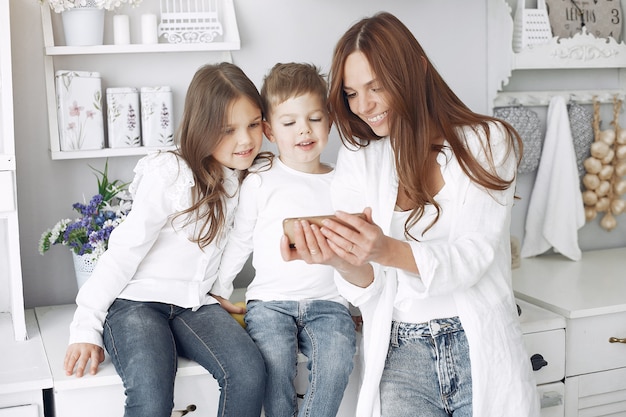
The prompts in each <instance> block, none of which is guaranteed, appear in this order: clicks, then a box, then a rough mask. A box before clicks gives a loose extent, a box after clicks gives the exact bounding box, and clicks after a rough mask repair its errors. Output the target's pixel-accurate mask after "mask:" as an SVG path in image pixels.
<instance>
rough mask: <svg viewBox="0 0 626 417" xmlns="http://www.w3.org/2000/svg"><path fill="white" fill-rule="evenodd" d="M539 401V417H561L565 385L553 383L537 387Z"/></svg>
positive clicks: (563, 408) (563, 406)
mask: <svg viewBox="0 0 626 417" xmlns="http://www.w3.org/2000/svg"><path fill="white" fill-rule="evenodd" d="M537 391H538V392H539V399H540V401H541V417H563V416H564V415H565V404H564V397H565V384H563V383H562V382H553V383H551V384H544V385H539V386H538V387H537Z"/></svg>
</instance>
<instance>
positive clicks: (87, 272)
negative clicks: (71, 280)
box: [72, 252, 97, 289]
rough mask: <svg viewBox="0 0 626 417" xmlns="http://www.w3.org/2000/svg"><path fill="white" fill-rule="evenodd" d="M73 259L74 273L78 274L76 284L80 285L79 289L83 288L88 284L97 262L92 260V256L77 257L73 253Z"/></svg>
mask: <svg viewBox="0 0 626 417" xmlns="http://www.w3.org/2000/svg"><path fill="white" fill-rule="evenodd" d="M72 259H74V271H75V272H76V284H78V289H80V287H82V285H83V284H84V283H85V282H87V280H88V279H89V277H90V276H91V273H92V272H93V270H94V268H95V267H96V263H97V261H96V260H94V259H93V258H92V256H91V255H90V254H88V255H76V254H75V253H74V252H72Z"/></svg>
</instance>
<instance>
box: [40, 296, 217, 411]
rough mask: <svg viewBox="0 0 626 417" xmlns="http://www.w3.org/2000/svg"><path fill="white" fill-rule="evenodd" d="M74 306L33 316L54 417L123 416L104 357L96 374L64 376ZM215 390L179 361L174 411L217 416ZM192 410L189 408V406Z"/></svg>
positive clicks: (120, 390)
mask: <svg viewBox="0 0 626 417" xmlns="http://www.w3.org/2000/svg"><path fill="white" fill-rule="evenodd" d="M75 309H76V306H75V305H73V304H72V305H63V306H52V307H37V308H35V313H36V315H37V321H38V323H39V328H40V329H41V337H42V339H43V344H44V346H45V350H46V354H47V355H48V363H49V364H50V371H51V372H52V380H53V381H52V385H53V396H54V416H56V417H84V416H85V410H86V409H89V417H111V416H121V415H123V414H124V399H125V397H124V387H123V385H122V380H121V379H120V377H119V376H118V375H117V372H116V371H115V368H114V366H113V364H112V363H111V359H110V358H109V356H108V355H107V356H106V359H105V361H104V362H103V363H102V364H100V367H99V368H98V373H97V374H96V375H85V376H83V377H82V378H77V377H76V376H75V375H72V376H67V375H65V371H64V370H63V358H64V357H65V351H66V349H67V341H68V340H69V325H70V322H71V321H72V317H73V315H74V311H75ZM218 400H219V387H218V384H217V382H216V381H215V379H213V377H212V376H211V375H210V374H209V373H208V372H207V371H206V370H205V369H204V368H202V367H201V366H200V365H198V364H196V363H195V362H192V361H189V360H186V359H183V358H180V359H179V363H178V373H177V375H176V383H175V393H174V410H185V409H187V407H190V406H192V405H193V406H195V410H196V411H195V413H196V414H192V415H201V416H213V415H217V404H218ZM192 408H193V407H192Z"/></svg>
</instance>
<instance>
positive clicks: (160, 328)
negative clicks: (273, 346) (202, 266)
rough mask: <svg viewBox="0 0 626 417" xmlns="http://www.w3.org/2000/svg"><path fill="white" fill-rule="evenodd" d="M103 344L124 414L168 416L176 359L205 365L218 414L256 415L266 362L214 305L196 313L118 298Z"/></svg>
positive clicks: (179, 308) (133, 415) (238, 416)
mask: <svg viewBox="0 0 626 417" xmlns="http://www.w3.org/2000/svg"><path fill="white" fill-rule="evenodd" d="M103 336H104V344H105V347H106V350H107V352H108V353H109V355H110V356H111V361H112V362H113V365H114V366H115V369H116V370H117V373H118V374H119V375H120V377H121V378H122V381H123V382H124V388H125V393H126V406H125V412H124V416H125V417H170V415H171V412H172V408H173V405H174V400H173V398H174V379H175V377H176V370H177V358H178V356H179V355H180V356H182V357H185V358H188V359H191V360H193V361H195V362H197V363H199V364H200V365H202V366H203V367H204V368H206V369H207V370H208V371H209V372H210V373H211V374H212V375H213V377H214V378H215V379H216V380H217V382H218V383H219V386H220V391H221V394H220V400H219V401H220V402H219V406H218V416H220V417H226V416H230V417H259V415H260V413H261V405H262V401H263V394H264V392H265V378H266V374H265V365H264V363H263V358H262V356H261V354H260V352H259V350H258V349H257V347H256V345H255V344H254V342H253V341H252V339H250V336H248V334H247V333H246V331H245V330H244V329H243V328H242V327H241V326H240V325H239V324H238V323H237V322H236V321H235V320H234V319H233V318H232V317H231V316H230V315H229V314H228V313H227V312H226V310H224V309H223V308H222V307H221V306H220V305H219V304H211V305H207V306H202V307H200V308H199V309H198V310H197V311H192V310H191V309H189V308H182V307H178V306H174V305H170V304H162V303H153V302H138V301H129V300H123V299H119V298H118V299H117V300H115V302H113V304H112V305H111V307H110V308H109V312H108V314H107V317H106V320H105V322H104V335H103Z"/></svg>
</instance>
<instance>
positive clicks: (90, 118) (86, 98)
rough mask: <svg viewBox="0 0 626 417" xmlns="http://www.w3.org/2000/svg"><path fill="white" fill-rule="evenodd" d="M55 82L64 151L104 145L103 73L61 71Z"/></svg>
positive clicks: (100, 147) (97, 147) (56, 75)
mask: <svg viewBox="0 0 626 417" xmlns="http://www.w3.org/2000/svg"><path fill="white" fill-rule="evenodd" d="M55 84H56V93H57V114H58V120H59V140H60V142H61V143H60V147H61V150H62V151H78V150H86V149H102V148H104V127H103V124H104V122H103V117H102V83H101V80H100V74H99V73H97V72H86V71H57V72H56V74H55Z"/></svg>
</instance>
